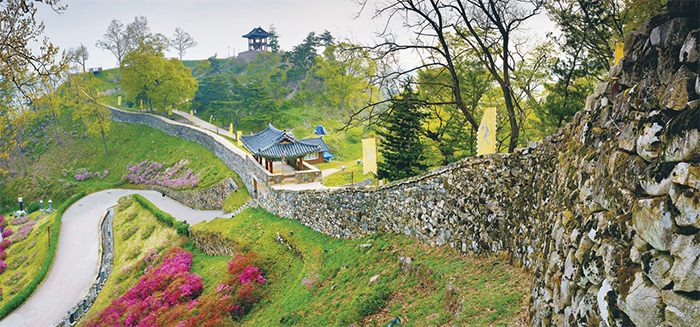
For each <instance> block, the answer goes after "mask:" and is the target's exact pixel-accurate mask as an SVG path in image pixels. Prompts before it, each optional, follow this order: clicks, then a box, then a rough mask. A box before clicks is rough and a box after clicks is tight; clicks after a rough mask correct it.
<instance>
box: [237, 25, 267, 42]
mask: <svg viewBox="0 0 700 327" xmlns="http://www.w3.org/2000/svg"><path fill="white" fill-rule="evenodd" d="M268 36H270V33H268V32H267V31H265V30H264V29H262V28H260V27H256V28H254V29H253V30H252V31H250V33H248V34H246V35H243V37H244V38H246V39H252V38H260V39H262V38H266V37H268Z"/></svg>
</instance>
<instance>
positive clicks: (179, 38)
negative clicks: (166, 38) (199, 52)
mask: <svg viewBox="0 0 700 327" xmlns="http://www.w3.org/2000/svg"><path fill="white" fill-rule="evenodd" d="M171 42H172V44H173V48H174V49H175V50H177V54H178V56H179V57H180V61H182V56H183V55H184V54H185V51H186V50H187V49H189V48H194V47H196V46H197V42H196V41H195V40H194V39H193V38H192V37H191V36H190V33H187V32H185V31H184V30H183V29H182V28H179V27H178V28H176V29H175V38H173V39H172V41H171Z"/></svg>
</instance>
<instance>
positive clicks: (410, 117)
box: [378, 85, 428, 181]
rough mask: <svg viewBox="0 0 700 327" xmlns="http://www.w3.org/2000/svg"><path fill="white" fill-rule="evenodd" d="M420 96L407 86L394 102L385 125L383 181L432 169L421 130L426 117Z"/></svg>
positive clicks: (381, 168) (383, 134) (381, 150)
mask: <svg viewBox="0 0 700 327" xmlns="http://www.w3.org/2000/svg"><path fill="white" fill-rule="evenodd" d="M416 99H417V94H416V93H415V92H414V91H413V90H412V89H411V87H410V86H408V85H406V86H405V87H404V91H403V92H402V93H401V94H399V95H398V96H396V97H394V98H393V99H392V100H391V105H390V114H389V117H388V118H387V119H386V120H385V121H384V123H383V124H382V125H381V127H383V129H384V131H379V132H378V134H379V135H380V136H382V138H383V140H382V142H381V145H382V146H381V148H380V150H379V152H381V154H382V156H383V159H382V161H380V162H379V167H378V168H379V174H378V175H379V178H386V179H388V180H389V181H394V180H398V179H403V178H407V177H411V176H415V175H418V174H420V173H422V172H423V171H425V169H426V168H427V167H428V166H427V165H426V164H425V154H424V150H423V144H422V143H421V139H420V131H421V125H422V122H423V120H424V119H425V117H426V114H425V113H423V112H421V111H420V104H419V102H418V100H416Z"/></svg>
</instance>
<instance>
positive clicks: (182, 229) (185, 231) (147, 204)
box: [134, 194, 190, 236]
mask: <svg viewBox="0 0 700 327" xmlns="http://www.w3.org/2000/svg"><path fill="white" fill-rule="evenodd" d="M134 199H136V201H137V202H138V203H140V204H141V205H142V206H144V208H146V209H148V211H150V212H151V213H153V215H154V216H156V219H158V221H160V222H162V223H164V224H165V225H166V226H168V227H173V226H175V230H176V231H177V233H178V234H179V235H182V236H190V231H189V228H190V224H188V223H184V222H181V221H177V220H175V218H173V216H171V215H170V214H169V213H167V212H165V211H162V210H160V209H158V208H157V207H156V206H154V205H153V203H151V201H148V200H146V198H144V197H143V196H141V195H139V194H134Z"/></svg>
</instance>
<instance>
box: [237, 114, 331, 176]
mask: <svg viewBox="0 0 700 327" xmlns="http://www.w3.org/2000/svg"><path fill="white" fill-rule="evenodd" d="M241 143H243V146H244V147H245V148H246V149H248V151H250V153H251V154H252V155H253V157H254V158H255V160H256V161H257V162H258V163H259V164H260V165H262V166H263V167H265V169H267V170H268V171H269V172H271V173H272V172H273V169H274V168H273V165H272V163H273V162H275V161H283V162H284V161H289V160H293V167H294V169H295V170H298V171H300V170H304V157H306V156H307V155H309V154H317V153H319V152H323V148H322V147H321V145H320V143H319V142H318V141H315V140H297V139H296V137H294V134H293V133H292V132H285V131H280V130H278V129H276V128H274V127H272V124H269V125H268V126H267V128H266V129H264V130H263V131H261V132H258V133H256V134H253V135H242V136H241ZM323 144H324V145H325V143H323ZM326 148H327V146H326Z"/></svg>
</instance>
